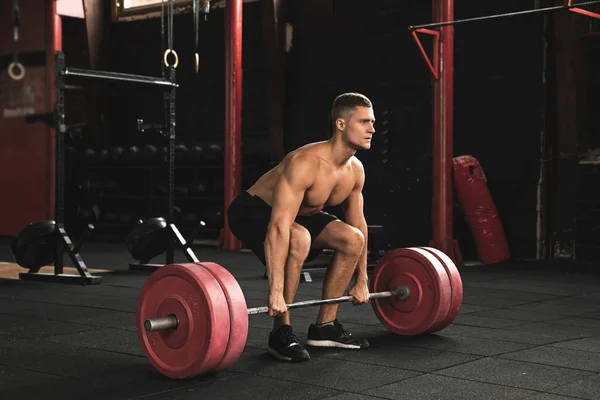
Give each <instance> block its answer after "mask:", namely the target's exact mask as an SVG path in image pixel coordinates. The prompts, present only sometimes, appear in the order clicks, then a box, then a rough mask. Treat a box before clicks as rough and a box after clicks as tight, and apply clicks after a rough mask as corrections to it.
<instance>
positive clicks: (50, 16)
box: [45, 0, 62, 219]
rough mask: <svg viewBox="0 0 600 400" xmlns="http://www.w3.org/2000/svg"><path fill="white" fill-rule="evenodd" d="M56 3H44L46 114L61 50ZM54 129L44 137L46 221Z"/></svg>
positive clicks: (52, 185)
mask: <svg viewBox="0 0 600 400" xmlns="http://www.w3.org/2000/svg"><path fill="white" fill-rule="evenodd" d="M56 8H57V5H56V1H54V0H47V1H46V7H45V10H46V23H47V25H46V32H47V35H46V81H47V82H48V89H47V92H46V112H48V113H52V112H53V111H54V105H55V100H56V93H54V89H55V87H54V83H55V82H54V55H55V54H56V52H57V51H61V50H62V20H61V17H60V15H58V12H57V9H56ZM55 134H56V133H55V132H54V128H48V135H46V137H45V140H46V149H48V153H47V154H48V156H47V157H46V160H47V169H46V171H47V172H46V174H47V175H46V179H47V182H48V191H49V193H48V199H49V201H48V205H47V207H48V209H47V215H48V217H47V219H54V218H55V217H56V215H55V207H56V204H55V200H56V193H55V192H56V179H55V174H56V165H55V160H56V157H55V154H54V153H55V148H56V143H55V141H56V138H55Z"/></svg>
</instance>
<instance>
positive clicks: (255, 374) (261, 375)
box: [240, 357, 427, 399]
mask: <svg viewBox="0 0 600 400" xmlns="http://www.w3.org/2000/svg"><path fill="white" fill-rule="evenodd" d="M319 358H326V357H319ZM344 361H349V360H344ZM308 362H310V361H308ZM363 364H364V363H363ZM377 366H379V367H383V366H382V365H377ZM387 368H395V367H387ZM395 369H400V370H403V371H409V370H405V369H402V368H395ZM410 372H419V374H418V375H414V376H409V377H406V378H403V379H399V380H397V381H393V382H388V383H385V384H383V385H380V386H373V387H370V388H367V389H364V390H362V391H348V390H343V389H337V388H332V387H330V386H322V385H315V384H312V383H311V384H308V383H306V382H303V381H296V380H291V379H284V378H281V377H274V376H273V375H267V374H263V373H260V372H246V371H240V373H241V374H244V375H250V376H260V377H263V378H270V379H276V380H278V381H286V382H291V383H300V384H303V385H307V386H312V387H317V388H320V389H328V390H336V391H339V392H343V393H352V394H365V392H366V391H369V390H373V389H377V388H378V387H381V386H387V385H392V384H395V383H399V382H402V381H406V380H408V379H411V378H416V377H418V376H421V375H426V374H427V373H426V372H423V371H412V370H410ZM369 396H370V395H369ZM327 397H329V395H327V396H325V397H322V398H327ZM375 397H378V396H375ZM381 398H383V399H386V397H381Z"/></svg>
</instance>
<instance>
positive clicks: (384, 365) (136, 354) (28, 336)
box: [0, 242, 600, 400]
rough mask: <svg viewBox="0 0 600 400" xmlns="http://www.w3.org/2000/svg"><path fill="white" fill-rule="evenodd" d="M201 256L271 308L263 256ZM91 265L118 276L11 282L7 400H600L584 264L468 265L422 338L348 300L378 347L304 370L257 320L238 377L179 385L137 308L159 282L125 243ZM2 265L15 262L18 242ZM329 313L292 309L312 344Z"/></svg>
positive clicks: (265, 321)
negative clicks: (136, 266) (151, 345)
mask: <svg viewBox="0 0 600 400" xmlns="http://www.w3.org/2000/svg"><path fill="white" fill-rule="evenodd" d="M194 250H195V252H196V254H197V255H198V257H199V258H200V259H201V260H210V261H214V262H217V263H219V264H221V265H223V266H224V267H226V268H227V269H229V270H230V271H231V272H232V273H233V274H234V276H235V277H236V279H237V280H238V281H239V282H240V284H241V286H242V288H243V290H244V293H245V296H246V299H247V302H248V306H249V307H254V306H259V305H265V304H266V290H267V281H266V280H265V279H263V277H262V274H263V268H262V266H261V265H260V264H259V262H258V261H257V260H256V259H255V258H254V257H253V256H252V255H251V254H249V253H234V252H225V251H218V250H214V249H203V248H197V249H194ZM82 257H83V259H84V261H85V263H86V264H87V265H88V267H89V268H98V269H109V270H114V272H111V273H107V274H103V278H102V283H101V284H100V285H93V286H85V287H82V286H73V285H65V284H53V283H37V282H26V281H19V280H10V279H2V280H0V398H1V399H3V400H8V399H19V400H21V399H37V398H44V399H85V400H91V399H111V400H116V399H246V398H250V399H286V400H293V399H303V400H308V399H322V398H332V399H335V400H342V399H348V400H365V399H375V398H384V399H428V400H430V399H477V400H483V399H531V400H534V399H540V400H541V399H545V400H561V399H573V398H577V399H598V398H600V397H599V396H600V395H599V394H598V393H600V273H599V271H596V270H594V269H593V268H589V267H588V268H582V267H581V266H580V265H578V264H576V263H575V262H552V263H550V262H544V263H541V262H539V263H538V262H511V263H505V264H502V265H494V266H473V267H464V268H461V269H460V272H461V276H462V279H463V285H464V301H463V305H462V308H461V312H460V314H459V316H458V317H457V319H456V320H455V322H454V323H453V324H452V325H450V326H449V327H447V328H446V329H444V330H443V331H441V332H438V333H437V334H433V335H427V336H422V337H409V338H406V337H398V336H395V335H393V334H391V333H389V332H388V331H387V330H386V329H385V328H383V327H382V326H381V325H380V323H379V321H378V320H377V318H376V317H375V315H374V314H373V311H372V308H371V306H370V305H363V306H359V307H355V306H353V305H351V304H348V303H345V304H341V305H340V309H339V313H338V317H339V320H340V322H342V323H343V324H344V326H345V327H347V328H349V329H351V331H352V332H353V334H354V335H364V336H366V337H367V338H368V339H369V340H370V342H371V348H369V349H367V350H363V351H356V350H338V349H319V350H315V349H310V348H309V350H310V353H311V357H312V358H311V360H310V361H308V362H305V363H300V364H287V363H282V362H279V361H276V360H274V359H272V358H270V357H269V356H268V355H266V343H267V335H268V333H269V328H270V325H271V320H270V318H269V317H267V316H266V315H253V316H250V331H249V336H248V341H247V345H246V348H245V351H244V353H243V355H242V357H241V358H240V360H239V361H238V362H237V363H236V364H235V365H234V366H233V367H232V368H230V369H229V370H227V371H224V372H221V373H218V374H215V375H208V376H202V377H196V378H192V379H188V380H184V381H179V380H171V379H168V378H165V377H163V376H162V375H160V374H159V373H158V372H156V371H155V370H154V369H153V368H152V367H151V366H150V364H149V363H148V362H147V360H146V358H145V357H144V356H143V354H142V352H141V349H140V345H139V343H138V339H137V335H136V329H135V311H136V306H137V299H138V296H139V292H140V288H141V287H142V285H143V284H144V281H145V280H146V278H147V277H148V275H149V274H150V273H149V272H132V271H129V270H128V264H129V262H131V261H132V260H131V257H130V256H129V255H128V253H127V252H126V251H125V248H124V246H122V245H119V244H97V243H90V244H88V245H87V247H86V248H84V250H83V252H82ZM161 257H162V258H158V259H156V260H154V261H155V262H163V261H164V256H161ZM184 260H185V259H184V257H183V255H182V254H177V256H176V261H178V262H179V261H180V262H184ZM0 261H8V262H12V256H11V255H10V252H9V250H8V243H7V242H6V243H5V242H0ZM0 268H2V265H0ZM23 271H24V270H23ZM312 277H313V282H304V281H303V282H302V283H301V284H300V287H299V290H298V297H297V299H298V300H306V299H312V298H318V297H319V295H320V291H321V285H322V274H321V275H314V274H313V276H312ZM316 312H317V308H303V309H299V310H294V311H293V321H292V322H293V326H294V329H295V331H296V332H297V333H298V334H299V337H300V339H301V340H305V339H306V330H307V328H308V324H309V323H311V322H312V321H313V320H314V317H315V316H316Z"/></svg>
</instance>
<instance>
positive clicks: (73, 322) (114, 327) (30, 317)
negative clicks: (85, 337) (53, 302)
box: [0, 312, 133, 335]
mask: <svg viewBox="0 0 600 400" xmlns="http://www.w3.org/2000/svg"><path fill="white" fill-rule="evenodd" d="M0 315H11V316H15V317H21V318H26V319H37V320H41V321H51V322H61V323H65V324H72V325H80V326H85V327H89V328H90V329H86V330H85V331H84V332H87V331H90V330H99V329H116V330H119V331H124V332H133V331H132V330H131V329H125V328H118V327H116V326H98V325H93V324H84V323H81V322H75V321H73V320H66V319H56V318H43V317H37V316H34V315H23V314H16V313H11V312H0ZM82 318H85V317H82ZM67 333H73V332H67ZM60 335H62V334H60Z"/></svg>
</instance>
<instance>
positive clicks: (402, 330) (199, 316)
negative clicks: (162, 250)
mask: <svg viewBox="0 0 600 400" xmlns="http://www.w3.org/2000/svg"><path fill="white" fill-rule="evenodd" d="M369 291H370V292H371V295H370V297H369V298H370V301H371V305H372V308H373V310H374V312H375V315H376V316H377V318H378V319H379V320H380V322H381V323H382V324H383V325H384V326H385V327H386V328H387V329H388V330H389V331H390V332H393V333H395V334H398V335H404V336H414V335H419V334H423V333H426V332H436V331H439V330H441V329H443V328H445V327H446V326H448V325H449V324H451V323H452V321H454V319H455V318H456V316H457V315H458V312H459V310H460V306H461V304H462V293H463V291H462V280H461V278H460V274H459V272H458V269H457V268H456V266H455V265H454V263H453V262H452V260H451V259H450V258H449V257H448V256H446V255H445V254H444V253H443V252H441V251H439V250H437V249H432V248H428V247H420V248H416V247H413V248H405V249H396V250H393V251H390V252H389V253H387V254H386V255H385V256H383V257H382V258H381V259H380V261H379V263H378V264H377V266H376V267H375V268H374V269H373V273H372V275H371V278H370V287H369ZM265 297H266V293H265ZM353 300H354V298H353V297H352V296H342V297H339V298H334V299H324V300H321V299H319V300H309V301H302V302H297V303H292V304H288V309H294V308H300V307H309V306H317V305H323V304H335V303H343V302H349V301H353ZM266 312H268V307H266V306H262V307H255V308H247V306H246V300H245V298H244V294H243V292H242V290H241V288H240V286H239V284H238V283H237V281H236V280H235V278H234V277H233V275H231V273H229V271H227V270H226V269H225V268H224V267H222V266H220V265H218V264H215V263H212V262H202V263H192V264H171V265H167V266H165V267H162V268H160V269H159V270H157V271H155V272H154V273H152V275H150V277H149V278H148V279H147V280H146V282H145V284H144V286H143V288H142V291H141V295H140V298H139V301H138V308H137V313H136V328H137V333H138V338H139V341H140V344H141V347H142V350H143V352H144V354H145V355H146V358H147V359H148V361H149V362H150V364H151V365H152V366H153V367H154V368H156V369H157V370H158V371H159V372H160V373H162V374H163V375H165V376H167V377H170V378H174V379H186V378H189V377H192V376H199V375H203V374H207V373H215V372H220V371H224V370H225V369H227V368H229V367H231V366H232V365H233V364H235V362H236V361H237V360H238V359H239V357H240V356H241V354H242V352H243V350H244V347H245V344H246V339H247V336H248V326H249V322H248V316H249V315H253V314H260V313H266Z"/></svg>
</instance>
